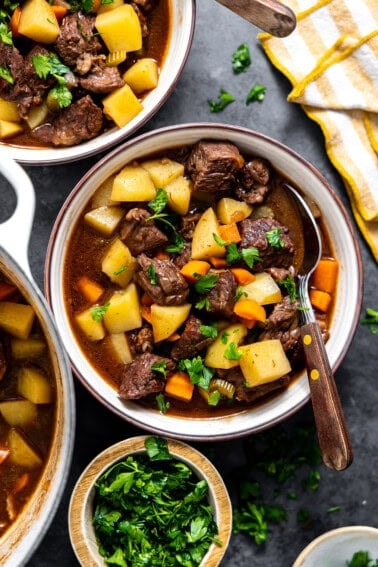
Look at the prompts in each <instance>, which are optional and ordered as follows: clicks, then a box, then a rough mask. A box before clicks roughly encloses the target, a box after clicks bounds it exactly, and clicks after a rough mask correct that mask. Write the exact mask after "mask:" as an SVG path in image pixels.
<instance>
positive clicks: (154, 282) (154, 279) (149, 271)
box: [147, 264, 159, 285]
mask: <svg viewBox="0 0 378 567" xmlns="http://www.w3.org/2000/svg"><path fill="white" fill-rule="evenodd" d="M147 274H148V277H149V280H150V282H151V283H152V285H158V283H159V280H158V277H157V273H156V270H155V266H154V265H153V264H149V265H148V268H147Z"/></svg>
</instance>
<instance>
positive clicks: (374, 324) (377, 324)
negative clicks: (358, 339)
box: [360, 307, 378, 335]
mask: <svg viewBox="0 0 378 567" xmlns="http://www.w3.org/2000/svg"><path fill="white" fill-rule="evenodd" d="M360 323H361V325H368V326H369V329H370V332H371V333H372V334H373V335H377V334H378V311H375V310H374V309H371V307H368V308H367V309H366V317H365V319H361V321H360Z"/></svg>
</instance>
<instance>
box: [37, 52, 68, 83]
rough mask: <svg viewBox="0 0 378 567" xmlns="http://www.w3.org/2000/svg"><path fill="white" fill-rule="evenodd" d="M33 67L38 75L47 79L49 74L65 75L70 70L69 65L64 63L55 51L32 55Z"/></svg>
mask: <svg viewBox="0 0 378 567" xmlns="http://www.w3.org/2000/svg"><path fill="white" fill-rule="evenodd" d="M32 62H33V67H34V69H35V72H36V73H37V75H38V77H40V78H41V79H47V77H48V75H54V76H55V75H58V76H59V75H65V74H66V73H68V72H69V71H70V68H69V67H67V65H64V63H62V62H61V61H60V59H59V57H58V56H57V55H55V53H50V54H48V55H43V54H42V53H38V54H37V55H34V57H32Z"/></svg>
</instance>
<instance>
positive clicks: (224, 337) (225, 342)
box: [221, 331, 229, 345]
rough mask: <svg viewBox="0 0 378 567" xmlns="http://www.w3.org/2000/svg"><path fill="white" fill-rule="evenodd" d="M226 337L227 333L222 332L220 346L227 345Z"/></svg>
mask: <svg viewBox="0 0 378 567" xmlns="http://www.w3.org/2000/svg"><path fill="white" fill-rule="evenodd" d="M228 337H229V333H227V331H222V334H221V343H222V345H226V344H227V340H228Z"/></svg>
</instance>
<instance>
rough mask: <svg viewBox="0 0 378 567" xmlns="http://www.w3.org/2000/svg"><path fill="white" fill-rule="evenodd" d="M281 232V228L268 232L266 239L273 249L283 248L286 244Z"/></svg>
mask: <svg viewBox="0 0 378 567" xmlns="http://www.w3.org/2000/svg"><path fill="white" fill-rule="evenodd" d="M281 232H282V229H281V228H280V227H277V228H272V229H271V230H267V231H266V233H265V236H266V239H267V241H268V243H269V244H270V246H273V248H283V247H284V246H285V242H284V241H283V240H282V238H281Z"/></svg>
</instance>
